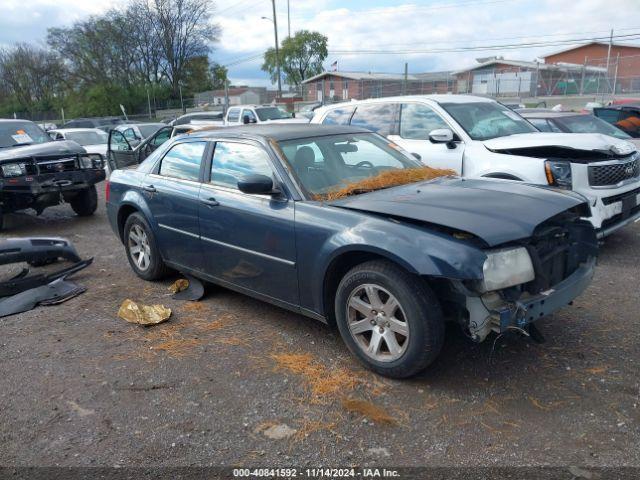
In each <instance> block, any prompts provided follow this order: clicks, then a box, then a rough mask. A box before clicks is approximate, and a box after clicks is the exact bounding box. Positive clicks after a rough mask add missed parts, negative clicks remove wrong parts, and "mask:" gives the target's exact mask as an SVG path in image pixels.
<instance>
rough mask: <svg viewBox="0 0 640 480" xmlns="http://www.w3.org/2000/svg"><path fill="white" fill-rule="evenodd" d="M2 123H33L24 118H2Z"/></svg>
mask: <svg viewBox="0 0 640 480" xmlns="http://www.w3.org/2000/svg"><path fill="white" fill-rule="evenodd" d="M0 122H2V123H9V122H13V123H15V122H22V123H33V122H32V121H31V120H25V119H24V118H0Z"/></svg>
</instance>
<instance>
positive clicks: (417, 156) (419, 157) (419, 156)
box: [411, 152, 422, 160]
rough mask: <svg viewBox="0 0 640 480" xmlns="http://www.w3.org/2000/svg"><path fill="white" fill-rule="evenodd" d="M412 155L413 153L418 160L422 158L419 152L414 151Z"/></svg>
mask: <svg viewBox="0 0 640 480" xmlns="http://www.w3.org/2000/svg"><path fill="white" fill-rule="evenodd" d="M411 155H413V157H414V158H415V159H416V160H422V155H420V154H419V153H416V152H412V153H411Z"/></svg>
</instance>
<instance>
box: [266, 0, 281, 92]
mask: <svg viewBox="0 0 640 480" xmlns="http://www.w3.org/2000/svg"><path fill="white" fill-rule="evenodd" d="M271 6H272V7H273V18H269V17H262V18H263V19H264V20H270V21H272V22H273V34H274V35H275V37H276V71H277V73H278V97H279V98H282V83H281V80H280V47H279V46H278V20H277V18H276V0H271Z"/></svg>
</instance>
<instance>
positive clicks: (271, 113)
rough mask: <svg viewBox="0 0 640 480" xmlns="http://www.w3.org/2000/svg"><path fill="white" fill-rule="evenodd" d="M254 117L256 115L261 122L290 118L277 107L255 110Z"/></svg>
mask: <svg viewBox="0 0 640 480" xmlns="http://www.w3.org/2000/svg"><path fill="white" fill-rule="evenodd" d="M256 115H258V118H259V119H260V121H262V122H264V121H266V120H281V119H283V118H291V115H289V114H288V113H287V112H285V111H283V110H280V109H279V108H278V107H263V108H256Z"/></svg>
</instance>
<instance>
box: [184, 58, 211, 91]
mask: <svg viewBox="0 0 640 480" xmlns="http://www.w3.org/2000/svg"><path fill="white" fill-rule="evenodd" d="M184 77H185V84H184V92H183V93H184V94H185V95H193V94H195V93H198V92H204V91H206V90H211V89H212V88H213V79H212V72H211V69H210V67H209V57H207V56H204V55H203V56H200V57H193V58H191V59H189V61H188V62H187V63H186V64H185V75H184Z"/></svg>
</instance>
